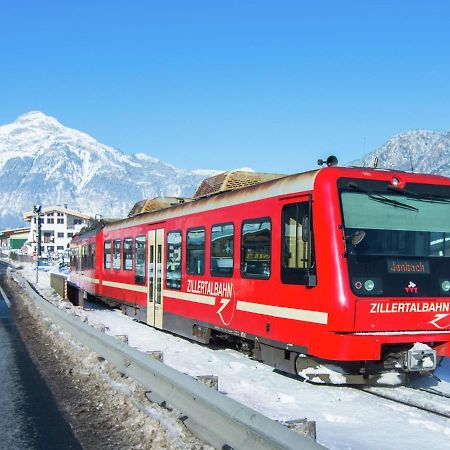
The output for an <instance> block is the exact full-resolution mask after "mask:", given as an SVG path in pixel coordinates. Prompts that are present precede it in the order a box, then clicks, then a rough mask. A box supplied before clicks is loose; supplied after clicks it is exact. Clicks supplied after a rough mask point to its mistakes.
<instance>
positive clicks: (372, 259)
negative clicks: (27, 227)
mask: <svg viewBox="0 0 450 450" xmlns="http://www.w3.org/2000/svg"><path fill="white" fill-rule="evenodd" d="M89 239H90V240H91V241H92V242H94V241H95V252H94V250H92V252H94V253H95V255H94V253H92V254H91V255H90V256H89V258H91V259H89V258H88V259H86V258H85V259H84V260H83V259H82V258H83V257H84V256H81V259H78V265H75V264H74V265H72V269H71V283H72V284H74V285H76V286H77V287H79V289H81V290H83V291H85V292H87V293H88V294H92V295H96V296H98V297H100V298H102V299H104V300H107V301H109V302H111V301H112V302H115V303H117V304H120V305H121V307H122V308H123V310H124V311H125V312H126V313H127V314H129V315H132V316H134V317H136V318H137V319H139V320H140V321H143V322H146V323H148V324H149V325H151V326H155V327H157V328H161V329H164V330H169V331H172V332H175V333H178V334H180V335H183V336H185V337H188V338H190V339H194V340H197V341H200V342H204V343H207V342H209V340H210V339H211V338H213V337H216V336H220V337H225V338H227V339H229V340H233V341H235V342H236V343H237V344H239V345H241V346H242V347H245V348H248V349H250V350H251V351H253V353H254V355H255V356H256V357H257V358H259V359H261V360H263V361H264V362H266V363H268V364H271V365H273V366H274V367H276V368H278V369H280V370H282V371H286V372H289V373H296V374H300V375H302V376H304V377H306V378H309V379H311V380H313V381H325V382H338V383H340V382H351V383H367V382H373V381H380V380H381V382H382V381H383V380H387V378H386V375H385V374H386V373H390V374H391V373H394V374H395V377H396V380H398V382H401V381H403V380H404V378H405V375H406V374H408V373H411V372H422V371H432V370H433V369H434V368H435V367H436V362H437V360H438V357H439V356H445V355H447V356H448V355H450V345H449V340H450V264H449V263H450V180H449V179H448V178H445V177H438V176H430V175H419V174H412V173H404V172H395V171H385V170H376V169H368V168H341V167H328V168H323V169H320V170H316V171H311V172H306V173H301V174H296V175H290V176H285V177H282V178H278V179H274V180H272V181H267V182H263V183H260V184H256V185H253V186H250V187H245V188H242V189H237V190H232V191H228V192H222V193H218V194H217V195H210V196H208V197H205V198H200V199H198V200H194V201H192V202H185V203H183V204H180V205H176V206H172V207H170V208H165V209H162V210H157V211H152V212H148V213H144V214H139V215H136V216H134V217H130V218H126V219H123V220H119V221H116V222H113V223H109V224H106V225H104V226H101V227H98V228H96V229H91V230H89V231H87V232H86V233H81V234H80V235H78V236H76V237H75V238H74V240H73V242H72V247H73V252H74V255H75V257H76V255H85V253H84V252H86V251H89V244H88V243H87V241H88V240H89ZM83 249H84V250H83ZM86 249H88V250H86ZM75 257H74V259H75ZM78 258H79V257H78ZM82 261H95V264H94V263H91V267H89V268H88V270H82V269H84V267H82V266H81V264H80V262H82ZM92 266H95V267H92ZM391 380H392V378H390V381H391Z"/></svg>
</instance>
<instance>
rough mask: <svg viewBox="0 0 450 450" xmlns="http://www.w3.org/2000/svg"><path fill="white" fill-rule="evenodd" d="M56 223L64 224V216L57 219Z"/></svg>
mask: <svg viewBox="0 0 450 450" xmlns="http://www.w3.org/2000/svg"><path fill="white" fill-rule="evenodd" d="M56 223H59V224H62V223H64V218H61V219H56Z"/></svg>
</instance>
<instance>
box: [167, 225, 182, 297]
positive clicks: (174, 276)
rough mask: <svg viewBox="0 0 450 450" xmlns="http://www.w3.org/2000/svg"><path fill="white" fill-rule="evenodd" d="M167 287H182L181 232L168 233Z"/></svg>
mask: <svg viewBox="0 0 450 450" xmlns="http://www.w3.org/2000/svg"><path fill="white" fill-rule="evenodd" d="M166 287H168V288H172V289H181V232H180V231H171V232H170V233H167V262H166Z"/></svg>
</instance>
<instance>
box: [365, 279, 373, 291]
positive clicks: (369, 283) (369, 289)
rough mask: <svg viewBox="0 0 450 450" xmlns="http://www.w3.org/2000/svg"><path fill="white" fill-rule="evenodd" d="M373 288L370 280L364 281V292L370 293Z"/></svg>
mask: <svg viewBox="0 0 450 450" xmlns="http://www.w3.org/2000/svg"><path fill="white" fill-rule="evenodd" d="M374 287H375V283H374V282H373V281H372V280H366V281H365V282H364V289H365V290H366V291H369V292H371V291H373V288H374Z"/></svg>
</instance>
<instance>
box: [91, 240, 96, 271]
mask: <svg viewBox="0 0 450 450" xmlns="http://www.w3.org/2000/svg"><path fill="white" fill-rule="evenodd" d="M91 251H92V253H91V267H92V268H93V269H95V244H92V246H91Z"/></svg>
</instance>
